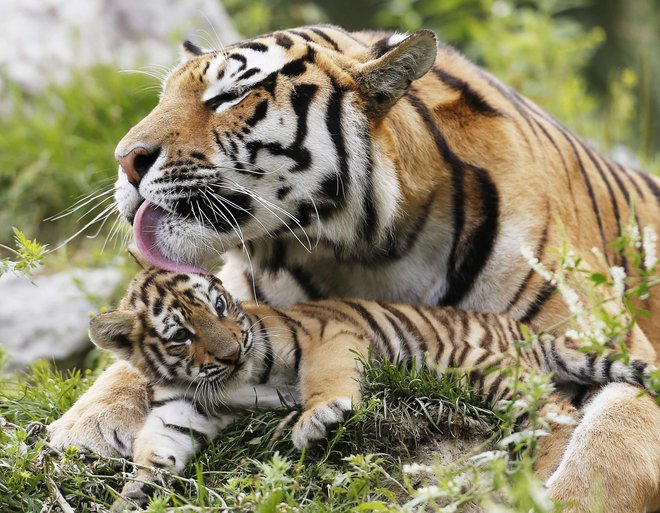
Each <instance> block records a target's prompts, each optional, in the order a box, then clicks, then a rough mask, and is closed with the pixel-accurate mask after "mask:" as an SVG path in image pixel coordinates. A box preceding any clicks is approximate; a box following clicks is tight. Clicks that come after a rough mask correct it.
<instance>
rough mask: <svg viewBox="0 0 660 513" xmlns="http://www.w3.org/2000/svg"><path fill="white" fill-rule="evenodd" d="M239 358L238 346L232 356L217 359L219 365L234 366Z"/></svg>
mask: <svg viewBox="0 0 660 513" xmlns="http://www.w3.org/2000/svg"><path fill="white" fill-rule="evenodd" d="M240 357H241V348H240V346H237V347H236V350H235V351H234V352H233V353H232V354H227V355H224V356H223V357H222V358H218V360H219V361H220V363H222V364H223V365H234V364H235V363H236V362H238V359H239V358H240Z"/></svg>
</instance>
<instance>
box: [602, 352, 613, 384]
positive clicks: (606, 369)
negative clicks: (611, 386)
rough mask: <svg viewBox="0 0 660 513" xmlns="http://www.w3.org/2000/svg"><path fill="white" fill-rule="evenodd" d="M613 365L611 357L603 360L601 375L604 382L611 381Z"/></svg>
mask: <svg viewBox="0 0 660 513" xmlns="http://www.w3.org/2000/svg"><path fill="white" fill-rule="evenodd" d="M613 364H614V359H613V358H612V355H610V356H609V357H608V358H604V359H603V363H602V364H601V367H602V369H601V372H602V373H603V376H604V377H605V381H607V382H609V381H612V374H611V372H612V365H613Z"/></svg>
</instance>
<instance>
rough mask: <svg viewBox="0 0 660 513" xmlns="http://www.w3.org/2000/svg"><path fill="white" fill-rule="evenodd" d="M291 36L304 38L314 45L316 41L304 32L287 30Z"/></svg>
mask: <svg viewBox="0 0 660 513" xmlns="http://www.w3.org/2000/svg"><path fill="white" fill-rule="evenodd" d="M287 32H289V33H290V34H295V35H296V36H298V37H302V38H303V39H304V40H305V41H309V42H310V43H313V42H314V40H313V39H312V38H311V37H309V35H307V34H305V33H304V32H301V31H300V30H287Z"/></svg>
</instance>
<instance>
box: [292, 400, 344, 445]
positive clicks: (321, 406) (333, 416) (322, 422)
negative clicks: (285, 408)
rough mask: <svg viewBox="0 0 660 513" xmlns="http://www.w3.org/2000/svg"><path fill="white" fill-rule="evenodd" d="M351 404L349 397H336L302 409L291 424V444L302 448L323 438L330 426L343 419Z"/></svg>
mask: <svg viewBox="0 0 660 513" xmlns="http://www.w3.org/2000/svg"><path fill="white" fill-rule="evenodd" d="M352 404H353V403H352V401H351V398H350V397H336V398H334V399H331V400H330V401H325V402H322V403H317V404H316V405H314V406H312V407H311V408H308V409H306V410H305V411H303V413H302V415H301V416H300V418H299V419H298V422H296V424H295V426H293V433H292V435H291V436H292V439H293V445H295V446H296V448H297V449H304V448H306V447H309V446H310V445H312V443H313V442H315V441H316V440H321V439H322V438H324V437H325V436H326V434H327V432H328V431H329V430H330V429H331V428H333V427H334V426H336V425H337V424H339V423H340V422H341V421H342V420H344V418H345V417H346V414H347V413H348V412H350V411H351V409H352Z"/></svg>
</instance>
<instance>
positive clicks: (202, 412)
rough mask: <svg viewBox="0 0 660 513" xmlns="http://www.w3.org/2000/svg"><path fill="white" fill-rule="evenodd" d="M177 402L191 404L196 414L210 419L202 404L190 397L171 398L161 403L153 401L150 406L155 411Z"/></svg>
mask: <svg viewBox="0 0 660 513" xmlns="http://www.w3.org/2000/svg"><path fill="white" fill-rule="evenodd" d="M176 401H184V402H185V403H186V404H189V405H190V406H192V407H193V409H194V410H195V412H196V413H197V414H198V415H202V416H204V417H208V413H207V412H206V410H205V409H204V408H203V407H202V405H201V404H199V403H198V402H197V401H193V400H192V399H190V398H188V397H185V396H183V395H178V396H174V397H169V398H167V399H163V400H161V401H151V403H150V406H151V409H152V410H153V409H154V408H160V407H161V406H166V405H168V404H169V403H173V402H176Z"/></svg>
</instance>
